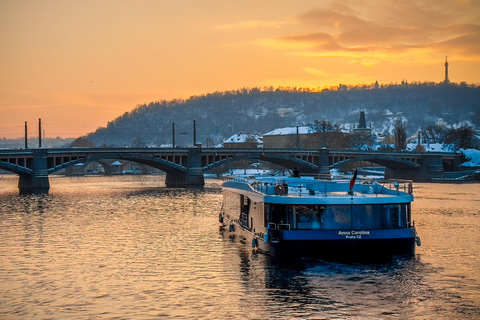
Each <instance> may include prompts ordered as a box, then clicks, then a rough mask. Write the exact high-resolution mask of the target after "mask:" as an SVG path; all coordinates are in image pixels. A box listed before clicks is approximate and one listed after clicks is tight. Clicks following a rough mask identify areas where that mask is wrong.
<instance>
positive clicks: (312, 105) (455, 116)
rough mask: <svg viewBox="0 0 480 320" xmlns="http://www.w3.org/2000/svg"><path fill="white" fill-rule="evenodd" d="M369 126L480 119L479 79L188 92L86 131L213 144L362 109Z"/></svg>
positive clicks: (101, 137) (414, 126) (111, 137)
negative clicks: (186, 95) (475, 82)
mask: <svg viewBox="0 0 480 320" xmlns="http://www.w3.org/2000/svg"><path fill="white" fill-rule="evenodd" d="M362 110H363V111H365V114H366V121H367V126H371V127H372V129H373V130H374V131H376V132H378V133H388V132H390V133H392V131H393V127H394V123H396V121H397V119H401V120H402V121H404V122H405V123H406V129H407V133H408V134H409V135H410V134H414V133H415V132H416V131H417V130H418V128H422V129H424V128H426V127H427V126H431V125H434V124H435V123H437V122H438V121H439V119H443V120H440V121H442V122H443V123H445V122H446V123H447V124H448V125H460V124H465V123H467V124H473V125H476V126H477V127H478V126H480V87H479V86H478V85H473V84H466V83H461V84H455V83H451V84H445V83H438V84H436V83H412V84H407V83H402V84H388V85H378V83H376V84H372V85H358V86H344V85H340V86H338V87H332V88H330V89H324V90H321V91H318V90H313V89H309V88H273V87H267V88H262V89H260V88H243V89H239V90H234V91H225V92H214V93H209V94H205V95H200V96H192V97H190V98H189V99H186V100H181V99H175V100H170V101H166V100H162V101H156V102H151V103H149V104H144V105H139V106H137V107H136V108H134V109H133V110H132V111H131V112H126V113H125V114H123V115H121V116H119V117H118V118H116V119H114V120H113V121H111V122H109V123H108V125H107V126H106V127H103V128H99V129H97V131H95V132H94V133H91V134H89V135H88V136H87V138H88V139H89V140H91V141H92V142H93V143H94V144H95V145H97V146H102V145H108V146H143V145H149V144H155V145H164V144H171V143H172V123H175V137H176V138H175V142H176V144H177V145H179V146H185V145H192V143H193V136H192V134H193V120H196V133H197V142H200V143H203V145H205V146H213V145H216V144H217V143H219V142H221V141H222V140H223V139H224V138H227V137H229V136H230V135H232V134H234V133H240V132H243V133H246V132H248V133H265V132H268V131H270V130H272V129H275V128H279V127H283V126H296V125H307V124H311V123H313V122H314V120H319V121H321V120H326V121H329V122H331V123H337V124H339V125H342V126H343V127H344V128H352V127H354V126H356V124H357V123H358V119H359V113H360V111H362Z"/></svg>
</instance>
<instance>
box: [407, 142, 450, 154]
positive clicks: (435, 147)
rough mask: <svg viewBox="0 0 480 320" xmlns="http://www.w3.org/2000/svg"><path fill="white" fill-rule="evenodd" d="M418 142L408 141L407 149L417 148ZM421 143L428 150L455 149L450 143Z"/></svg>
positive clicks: (446, 150) (448, 150) (445, 150)
mask: <svg viewBox="0 0 480 320" xmlns="http://www.w3.org/2000/svg"><path fill="white" fill-rule="evenodd" d="M417 145H418V143H415V142H414V143H408V144H407V150H408V151H413V150H415V149H416V148H417ZM421 145H422V146H423V147H424V148H425V151H426V152H454V151H455V150H453V149H452V147H451V146H449V145H443V144H442V143H421Z"/></svg>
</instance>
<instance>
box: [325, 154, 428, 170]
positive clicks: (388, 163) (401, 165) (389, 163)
mask: <svg viewBox="0 0 480 320" xmlns="http://www.w3.org/2000/svg"><path fill="white" fill-rule="evenodd" d="M360 161H369V162H373V163H376V164H379V165H381V166H384V167H387V168H390V169H408V168H419V167H420V165H419V164H418V163H415V162H412V161H409V160H405V159H399V158H398V157H394V156H390V155H366V156H359V157H354V158H350V159H347V160H343V161H339V162H336V163H334V164H332V165H330V168H331V169H334V168H339V167H341V166H343V165H346V164H349V163H354V162H360Z"/></svg>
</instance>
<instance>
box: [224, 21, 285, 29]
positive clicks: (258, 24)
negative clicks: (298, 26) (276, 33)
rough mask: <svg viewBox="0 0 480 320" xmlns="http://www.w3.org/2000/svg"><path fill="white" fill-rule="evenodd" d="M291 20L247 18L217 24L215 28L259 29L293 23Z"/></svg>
mask: <svg viewBox="0 0 480 320" xmlns="http://www.w3.org/2000/svg"><path fill="white" fill-rule="evenodd" d="M291 23H292V22H289V21H261V20H247V21H241V22H237V23H232V24H226V25H222V26H216V27H215V29H227V30H232V29H258V28H280V27H282V26H283V25H287V24H291Z"/></svg>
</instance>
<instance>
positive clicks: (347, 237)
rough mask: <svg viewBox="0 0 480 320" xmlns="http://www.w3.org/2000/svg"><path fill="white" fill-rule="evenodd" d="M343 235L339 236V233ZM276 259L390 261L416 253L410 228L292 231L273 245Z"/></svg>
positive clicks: (271, 250)
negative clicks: (296, 257) (295, 257)
mask: <svg viewBox="0 0 480 320" xmlns="http://www.w3.org/2000/svg"><path fill="white" fill-rule="evenodd" d="M339 233H340V234H339ZM270 245H271V246H270V254H271V255H275V256H291V255H295V256H309V257H319V258H326V259H330V258H333V259H336V260H376V259H380V260H383V259H390V258H391V257H392V256H404V255H409V256H411V255H414V254H415V237H414V232H413V230H411V229H390V230H362V231H360V230H355V231H353V230H350V231H314V230H305V231H299V230H291V231H283V232H281V234H279V241H278V242H277V243H271V244H270Z"/></svg>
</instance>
